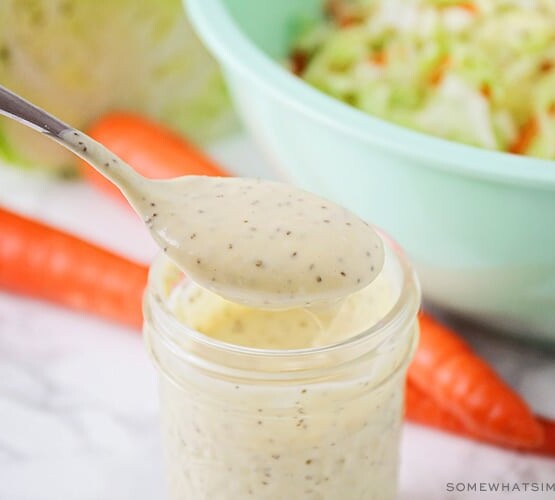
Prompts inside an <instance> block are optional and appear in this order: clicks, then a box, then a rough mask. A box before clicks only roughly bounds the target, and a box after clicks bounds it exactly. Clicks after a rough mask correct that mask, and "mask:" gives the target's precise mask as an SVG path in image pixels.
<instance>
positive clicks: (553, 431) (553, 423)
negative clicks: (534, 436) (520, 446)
mask: <svg viewBox="0 0 555 500" xmlns="http://www.w3.org/2000/svg"><path fill="white" fill-rule="evenodd" d="M536 419H537V420H538V421H539V423H540V424H541V425H542V427H543V431H544V436H545V438H544V441H543V444H542V445H541V446H540V447H538V448H537V449H535V450H534V452H535V453H541V454H542V455H548V456H551V457H555V420H552V419H550V418H547V417H543V416H541V415H538V416H536Z"/></svg>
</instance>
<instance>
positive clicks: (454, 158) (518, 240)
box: [185, 0, 555, 342]
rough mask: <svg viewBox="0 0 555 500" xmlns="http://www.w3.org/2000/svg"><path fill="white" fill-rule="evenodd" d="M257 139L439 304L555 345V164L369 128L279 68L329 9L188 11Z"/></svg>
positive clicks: (235, 5) (257, 0)
mask: <svg viewBox="0 0 555 500" xmlns="http://www.w3.org/2000/svg"><path fill="white" fill-rule="evenodd" d="M185 3H186V6H187V9H188V11H189V14H190V17H191V20H192V22H193V25H194V26H195V28H196V29H197V31H198V33H199V35H200V36H201V38H202V39H203V40H204V42H205V44H206V45H207V47H208V48H209V49H210V50H211V51H212V52H213V53H214V55H215V56H216V58H217V59H218V60H219V61H220V63H221V65H222V67H223V70H224V73H225V76H226V79H227V82H228V84H229V88H230V90H231V93H232V95H233V97H234V100H235V103H236V107H237V109H238V111H239V113H240V114H241V115H242V117H243V119H244V122H245V124H246V125H247V126H248V127H249V129H250V130H251V132H252V134H253V136H254V137H255V138H256V139H257V140H258V141H259V143H260V144H261V145H262V147H263V148H264V149H265V150H266V151H267V152H268V154H269V155H270V156H271V157H272V158H273V159H274V160H275V161H276V162H277V163H278V164H279V165H280V167H281V168H282V169H283V170H285V171H286V172H287V173H288V175H289V178H290V179H291V180H292V181H293V182H296V183H298V184H299V185H302V186H303V187H305V188H307V189H309V190H311V191H315V192H318V193H320V194H322V195H324V196H327V197H329V198H331V199H333V200H335V201H337V202H339V203H341V204H343V205H345V206H347V207H349V208H351V209H352V210H354V211H356V212H358V213H359V214H360V215H361V216H362V217H364V218H365V219H367V220H370V221H372V222H374V223H375V224H377V225H379V226H381V227H383V228H384V229H385V230H386V231H387V232H388V233H390V234H391V235H392V236H393V237H394V238H395V239H396V240H397V241H399V242H400V243H401V244H402V245H403V246H404V247H405V249H406V251H407V252H408V254H409V256H410V258H411V260H412V261H413V264H414V265H415V267H416V269H417V271H418V274H419V276H420V279H421V282H422V286H423V290H424V294H425V298H426V299H427V301H428V302H429V303H433V304H434V305H437V306H440V307H442V308H444V309H447V310H449V311H451V312H454V313H457V314H462V315H465V316H468V317H470V318H472V319H474V320H477V321H480V322H483V323H486V324H488V325H490V326H493V327H495V328H498V329H501V330H503V331H506V332H510V333H513V334H516V335H522V336H525V337H526V338H530V339H532V338H533V339H536V340H540V339H541V340H549V341H551V342H555V162H551V161H546V160H538V159H532V158H526V157H519V156H514V155H509V154H506V153H499V152H493V151H486V150H482V149H478V148H473V147H469V146H465V145H462V144H456V143H453V142H449V141H445V140H442V139H438V138H435V137H431V136H427V135H424V134H420V133H417V132H414V131H411V130H408V129H405V128H402V127H399V126H396V125H393V124H390V123H387V122H385V121H383V120H380V119H376V118H373V117H371V116H368V115H366V114H364V113H362V112H360V111H357V110H356V109H353V108H351V107H349V106H347V105H345V104H343V103H341V102H339V101H337V100H335V99H332V98H330V97H328V96H326V95H324V94H322V93H320V92H319V91H317V90H315V89H313V88H311V87H310V86H308V85H307V84H305V83H304V82H302V81H301V80H299V79H298V78H296V77H294V76H292V75H291V74H289V73H288V72H287V71H286V70H285V69H284V68H283V67H282V66H281V65H280V61H282V60H283V59H284V58H285V57H286V55H287V52H288V47H289V44H290V42H291V38H292V36H293V35H294V33H295V29H296V26H297V25H298V22H299V20H301V19H303V18H314V17H317V16H319V15H320V8H321V4H322V0H302V1H300V0H280V1H261V0H186V2H185Z"/></svg>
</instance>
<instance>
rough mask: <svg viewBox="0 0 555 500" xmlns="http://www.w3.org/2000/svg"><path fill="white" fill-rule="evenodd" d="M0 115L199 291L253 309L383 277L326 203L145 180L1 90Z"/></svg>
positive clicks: (262, 188) (206, 182) (246, 187)
mask: <svg viewBox="0 0 555 500" xmlns="http://www.w3.org/2000/svg"><path fill="white" fill-rule="evenodd" d="M0 113H2V114H5V115H7V116H9V117H11V118H14V119H16V120H18V121H20V122H21V123H23V124H25V125H27V126H30V127H32V128H34V129H35V130H39V131H40V132H42V133H44V134H46V135H47V136H48V137H50V138H51V139H53V140H55V141H57V142H58V143H60V144H61V145H62V146H64V147H66V148H67V149H69V150H71V151H73V152H74V153H75V154H77V155H78V156H80V157H81V158H83V159H84V160H86V161H87V162H89V163H90V164H91V165H92V166H93V167H94V168H96V169H97V170H98V171H99V172H100V173H101V174H103V175H104V176H105V177H106V178H107V179H108V180H110V181H111V182H113V183H114V184H115V185H116V186H117V187H118V188H119V189H120V190H121V191H122V193H123V194H124V196H125V197H126V198H127V199H128V201H129V202H130V204H131V206H132V207H133V208H134V209H135V211H136V212H137V213H138V214H139V215H140V217H141V218H142V220H143V221H144V223H145V225H146V226H147V228H148V229H149V231H150V233H151V235H152V237H153V238H154V240H155V241H156V243H157V244H158V245H159V246H160V248H161V249H162V250H163V251H164V252H165V253H166V254H167V255H168V257H169V258H170V259H172V260H173V261H174V262H175V263H176V264H177V266H178V267H180V268H181V269H182V270H183V271H184V272H185V273H187V274H188V275H189V276H190V277H191V279H193V280H194V281H195V282H197V284H198V285H200V286H201V287H204V288H207V289H209V290H211V291H213V292H215V293H217V294H219V295H221V296H222V297H224V298H226V299H228V300H231V301H233V302H238V303H242V304H246V305H250V306H254V307H262V308H269V309H286V308H292V307H304V306H310V305H313V304H315V303H321V302H326V301H333V300H336V299H339V298H342V297H345V296H347V295H349V294H351V293H353V292H355V291H357V290H360V289H362V288H364V287H365V286H367V285H368V284H369V283H370V282H372V281H373V280H374V278H375V277H376V276H377V275H378V274H379V272H380V271H381V269H382V267H383V261H384V249H383V243H382V240H381V238H380V237H379V236H378V234H377V233H376V232H375V231H374V230H373V229H372V228H371V227H370V226H369V225H368V224H367V223H365V222H364V221H362V220H361V219H360V218H358V217H357V216H355V215H354V214H352V213H351V212H349V211H348V210H346V209H344V208H342V207H340V206H338V205H335V204H334V203H332V202H330V201H328V200H326V199H324V198H321V197H319V196H316V195H314V194H311V193H308V192H306V191H303V190H300V189H297V188H295V187H293V186H290V185H287V184H283V183H278V182H272V181H265V180H260V179H242V178H227V177H226V178H223V177H206V176H185V177H181V178H177V179H169V180H151V179H146V178H144V177H142V176H140V175H139V174H137V173H136V172H135V171H134V170H133V169H132V168H131V167H130V166H129V165H127V164H126V163H125V162H123V161H122V160H121V159H119V158H118V157H117V156H116V155H114V154H113V153H112V152H111V151H109V150H108V149H106V148H105V147H104V146H102V145H101V144H100V143H98V142H96V141H94V140H93V139H92V138H90V137H89V136H87V135H86V134H84V133H83V132H80V131H78V130H76V129H74V128H72V127H70V126H68V125H66V124H65V123H63V122H61V121H59V120H57V119H56V118H55V117H53V116H51V115H49V114H48V113H46V112H45V111H43V110H41V109H40V108H37V107H36V106H34V105H32V104H31V103H29V102H27V101H25V100H24V99H23V98H21V97H19V96H17V95H16V94H13V93H12V92H10V91H9V90H7V89H5V88H1V87H0Z"/></svg>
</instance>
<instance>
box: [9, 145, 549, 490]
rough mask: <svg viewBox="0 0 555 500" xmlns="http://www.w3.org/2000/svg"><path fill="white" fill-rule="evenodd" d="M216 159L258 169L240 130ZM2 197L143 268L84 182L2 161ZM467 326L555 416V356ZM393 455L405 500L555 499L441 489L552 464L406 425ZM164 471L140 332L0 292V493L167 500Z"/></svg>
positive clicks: (535, 476)
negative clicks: (399, 457)
mask: <svg viewBox="0 0 555 500" xmlns="http://www.w3.org/2000/svg"><path fill="white" fill-rule="evenodd" d="M214 154H215V155H216V156H217V157H218V159H219V160H220V161H221V162H222V163H223V164H225V165H227V166H229V167H230V168H234V170H235V171H236V172H241V173H250V174H256V173H259V172H261V171H260V170H259V166H260V165H265V163H264V161H263V160H262V159H261V157H260V156H259V154H258V152H257V151H256V150H255V149H254V147H252V146H251V145H250V144H249V143H248V142H247V141H245V140H244V139H241V138H239V139H237V140H231V141H227V142H226V143H224V144H221V145H219V146H218V147H217V148H216V149H215V150H214ZM264 168H265V170H264V175H267V174H268V172H269V170H267V168H268V167H267V166H265V167H264ZM0 204H2V205H5V206H7V207H10V208H13V209H14V210H18V211H21V212H22V213H27V214H31V215H33V216H34V217H37V218H40V219H43V220H46V221H49V222H51V223H52V224H55V225H57V226H59V227H62V228H66V229H68V230H70V231H73V232H75V233H77V234H80V235H82V236H83V237H86V238H87V239H89V240H91V241H95V242H98V243H101V244H103V245H105V246H106V247H110V248H113V249H115V250H118V251H120V252H122V253H124V254H126V255H129V256H131V257H134V258H136V259H139V260H142V261H145V262H148V261H149V259H150V258H152V256H153V255H154V253H155V249H154V247H153V244H152V243H151V242H150V240H149V239H148V237H147V235H146V232H145V230H143V228H142V227H141V224H140V222H139V221H138V220H137V219H135V217H134V215H133V214H132V213H131V212H130V211H129V210H128V209H126V208H125V207H123V206H120V205H118V204H117V203H115V202H112V201H111V200H107V199H105V198H104V197H103V196H101V195H99V194H97V193H96V192H93V191H92V190H91V189H90V188H89V187H88V186H86V185H84V184H82V183H75V182H73V183H69V182H54V181H51V180H48V179H46V178H43V177H41V176H30V175H28V174H25V175H23V174H21V173H20V172H19V171H15V170H13V169H8V168H6V167H1V166H0ZM0 230H1V228H0ZM465 330H467V332H466V334H467V338H468V339H469V340H470V341H471V342H472V344H474V345H475V346H476V348H477V349H478V350H479V351H480V352H481V353H483V354H484V356H486V357H487V358H488V359H489V360H490V361H491V362H492V363H493V364H494V365H496V366H497V368H498V369H499V371H500V372H501V373H502V374H503V375H504V376H505V377H506V378H507V380H508V381H509V382H510V383H511V384H512V385H513V386H514V387H515V388H517V389H518V390H519V391H520V392H521V393H522V394H524V396H525V397H526V398H527V400H528V401H529V402H530V404H531V405H532V406H533V407H534V409H535V410H536V411H538V412H542V413H544V414H546V415H549V416H551V417H555V397H554V396H555V352H551V353H550V352H546V351H543V352H542V351H540V350H538V349H534V348H531V347H526V346H523V345H521V344H518V343H514V342H513V341H511V340H508V339H504V338H502V337H499V336H497V337H495V336H491V335H487V334H485V332H480V331H476V330H475V329H473V328H466V329H465ZM402 451H403V461H402V468H401V492H400V498H401V499H402V500H435V499H447V498H453V499H473V498H484V499H493V498H496V499H502V498H503V499H504V498H514V499H527V498H530V499H553V498H555V491H553V490H552V491H551V492H543V493H542V492H534V493H525V492H523V491H520V492H513V493H506V492H503V493H497V494H495V493H487V492H464V493H449V492H448V491H447V488H446V483H448V482H454V483H457V482H490V483H511V486H512V484H513V483H514V482H516V483H517V484H518V485H519V486H520V488H521V489H522V488H524V486H523V485H522V483H523V482H533V481H537V482H540V483H550V484H553V483H555V460H548V459H545V458H539V457H533V456H529V455H522V454H518V453H512V452H507V451H502V450H499V449H495V448H493V447H490V446H485V445H479V444H476V443H474V442H470V441H467V440H464V439H459V438H455V437H451V436H448V435H446V434H442V433H439V432H434V431H431V430H427V429H423V428H419V427H416V426H411V425H406V426H405V432H404V436H403V443H402ZM162 476H163V471H162V459H161V447H160V442H159V434H158V417H157V395H156V377H155V372H154V369H153V368H152V366H151V365H150V362H149V360H148V359H147V356H146V355H145V352H144V349H143V345H142V342H141V337H140V335H139V334H138V333H137V332H135V331H130V330H127V329H124V328H120V327H118V326H115V325H112V324H109V323H106V322H103V321H101V320H98V319H95V318H91V317H87V316H83V315H79V314H75V313H72V312H69V311H66V310H63V309H60V308H57V307H54V306H51V305H47V304H44V303H40V302H36V301H33V300H28V299H26V298H22V297H16V296H12V295H7V294H2V293H0V500H147V499H148V500H151V499H163V498H164V485H163V477H162ZM186 500H194V499H186ZM237 500H241V499H237ZM345 500H349V499H345Z"/></svg>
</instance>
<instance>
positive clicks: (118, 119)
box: [81, 112, 229, 200]
mask: <svg viewBox="0 0 555 500" xmlns="http://www.w3.org/2000/svg"><path fill="white" fill-rule="evenodd" d="M87 133H88V134H89V135H90V136H91V137H92V138H93V139H96V140H97V141H98V142H100V143H101V144H103V145H104V146H106V147H107V148H108V149H110V150H112V151H113V152H114V153H115V154H116V155H117V156H119V157H120V158H121V159H122V160H124V161H126V162H127V163H129V164H130V165H131V166H132V167H133V168H134V169H135V170H136V171H137V172H138V173H140V174H142V175H144V176H145V177H149V178H152V179H167V178H170V177H180V176H182V175H213V176H227V175H229V174H228V173H227V172H225V171H224V170H223V169H221V168H220V167H218V166H217V165H216V164H215V163H214V162H213V161H212V160H211V159H210V158H208V157H207V156H206V155H205V154H204V153H202V152H201V151H199V150H198V149H196V148H195V147H194V146H193V145H192V144H190V143H188V142H187V141H186V140H185V139H183V138H182V137H181V136H179V135H177V134H176V133H175V132H172V131H171V130H170V129H168V128H166V127H164V126H162V125H160V124H158V123H154V122H153V121H150V120H149V119H147V118H144V117H142V116H139V115H136V114H131V113H124V112H116V113H111V114H108V115H105V116H104V117H102V118H100V119H99V120H98V121H97V122H95V123H94V124H93V125H91V127H90V128H89V129H88V130H87ZM81 167H82V168H81V172H82V174H83V175H84V177H85V178H86V179H88V180H89V181H90V182H91V183H92V184H93V185H95V186H97V187H98V188H100V189H101V190H102V191H104V192H107V193H109V194H111V195H113V196H115V197H117V198H118V199H121V200H123V199H124V198H123V196H122V195H121V193H120V192H119V190H118V189H117V188H116V187H114V186H113V185H112V184H111V183H110V182H108V181H107V180H106V179H105V178H104V177H103V176H102V175H100V174H99V173H98V172H97V171H96V170H95V169H94V168H92V167H91V166H90V165H88V164H87V163H86V162H84V161H81Z"/></svg>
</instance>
